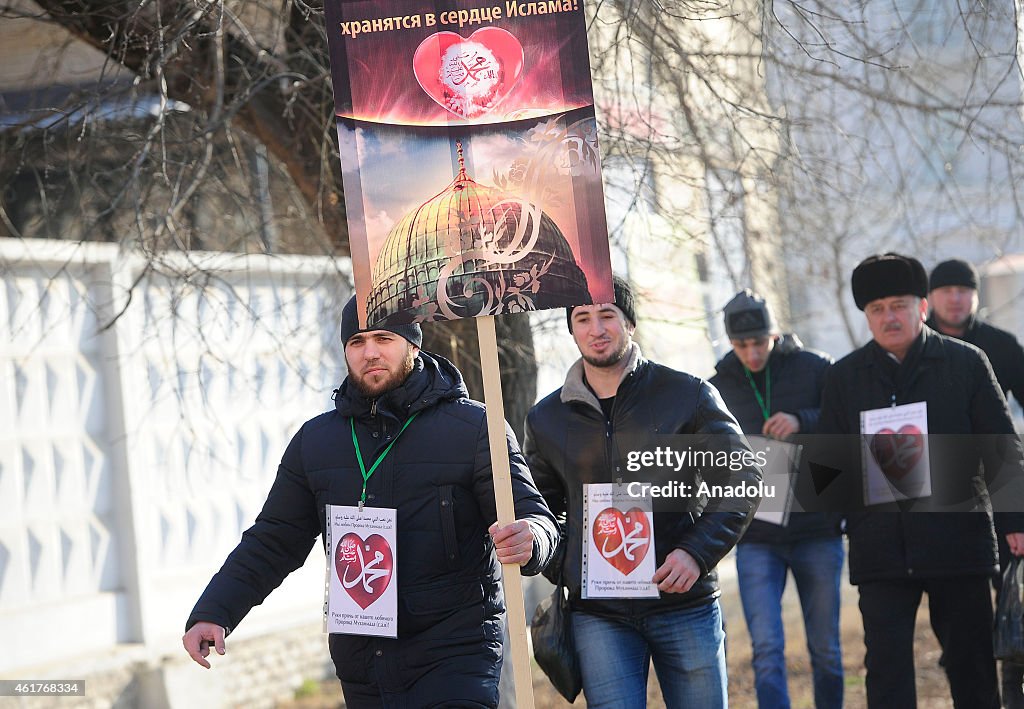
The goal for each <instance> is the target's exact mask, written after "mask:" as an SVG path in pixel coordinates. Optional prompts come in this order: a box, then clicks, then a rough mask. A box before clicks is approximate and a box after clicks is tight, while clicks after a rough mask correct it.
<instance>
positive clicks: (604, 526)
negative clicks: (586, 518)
mask: <svg viewBox="0 0 1024 709" xmlns="http://www.w3.org/2000/svg"><path fill="white" fill-rule="evenodd" d="M651 531H652V529H651V522H650V519H649V518H648V517H647V513H646V512H644V511H643V510H642V509H640V508H639V507H632V508H630V509H629V510H627V511H626V512H625V513H623V512H621V511H620V510H618V509H616V508H615V507H607V508H605V509H603V510H601V512H600V513H599V514H598V515H597V517H595V518H594V528H593V535H594V544H595V545H596V546H597V551H598V553H599V554H600V555H601V557H602V558H603V559H604V560H605V561H607V562H608V563H609V564H611V565H612V566H614V567H615V568H616V569H618V570H619V572H620V573H622V575H623V576H627V575H629V574H630V573H632V572H633V570H634V569H636V567H638V566H640V562H642V561H643V560H644V557H645V556H647V552H648V550H649V549H650V548H651Z"/></svg>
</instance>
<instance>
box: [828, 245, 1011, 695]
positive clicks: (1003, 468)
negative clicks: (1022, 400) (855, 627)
mask: <svg viewBox="0 0 1024 709" xmlns="http://www.w3.org/2000/svg"><path fill="white" fill-rule="evenodd" d="M852 283H853V296H854V300H855V301H856V303H857V307H858V308H860V309H861V310H863V311H864V314H865V316H866V317H867V322H868V328H869V330H870V331H871V335H872V341H871V342H869V343H868V344H867V345H865V346H863V347H861V348H860V349H857V350H854V351H853V352H852V353H850V354H849V355H847V356H846V357H844V358H843V359H841V360H840V361H839V362H837V363H836V364H835V365H834V366H833V367H832V369H831V370H830V372H829V374H828V377H827V379H826V384H825V392H824V397H823V401H822V410H821V420H820V423H819V427H818V430H819V432H820V433H829V434H863V433H864V431H863V430H862V427H861V425H862V424H861V422H862V421H867V420H869V419H871V418H872V417H878V416H880V415H886V416H895V415H896V414H898V413H900V412H903V411H906V412H910V413H908V414H907V415H908V416H914V417H916V418H917V419H918V420H921V419H926V421H927V433H928V434H929V436H930V438H929V437H927V436H920V435H917V436H915V435H914V434H912V433H905V434H899V436H900V438H899V439H897V434H895V433H894V434H891V435H892V439H893V442H891V445H901V446H903V447H907V446H911V447H913V446H927V453H928V456H927V457H925V456H912V457H910V458H907V456H903V459H904V460H914V459H915V458H916V460H919V461H920V460H922V459H926V460H928V461H930V466H931V469H930V470H926V471H924V473H925V480H926V482H927V483H928V485H929V486H928V487H925V488H918V489H917V490H918V492H917V493H915V494H918V493H920V490H921V489H930V491H931V492H930V498H929V499H925V498H922V499H919V500H913V501H912V502H913V503H914V504H915V506H918V505H919V506H920V507H921V508H923V509H922V511H916V512H909V511H903V510H904V509H905V506H906V505H907V504H908V502H905V501H900V500H906V499H907V498H906V497H904V496H903V495H902V494H901V495H899V496H895V494H894V497H895V499H896V500H897V502H893V503H889V504H878V505H869V506H865V507H864V508H863V509H862V510H859V511H855V512H851V513H850V514H849V515H848V518H847V533H848V535H849V538H850V581H851V582H852V583H854V584H856V585H857V586H858V590H859V592H860V610H861V615H862V617H863V623H864V644H865V647H866V655H865V664H866V666H867V697H868V705H869V706H871V707H880V708H881V707H885V708H888V707H901V708H903V707H914V706H916V703H917V697H916V694H915V689H914V619H915V616H916V614H917V608H918V605H919V604H920V601H921V596H922V594H925V593H927V594H928V607H929V614H930V617H931V626H932V629H933V630H934V632H935V635H936V638H937V639H938V641H939V644H940V645H941V647H942V652H943V658H944V668H945V670H946V676H947V677H948V679H949V685H950V692H951V694H952V697H953V702H954V705H955V706H957V707H963V708H964V709H967V708H968V707H969V708H970V709H997V708H998V707H999V691H998V688H997V682H996V669H995V661H994V659H993V655H992V599H991V588H990V586H989V578H990V577H991V575H992V574H993V573H994V572H995V570H996V568H997V566H996V555H995V546H996V545H995V532H994V530H993V524H992V516H991V514H989V513H988V512H987V511H986V510H987V509H989V508H988V505H987V495H982V494H981V492H979V490H981V491H983V490H984V488H985V487H986V486H988V487H991V485H992V484H993V483H995V482H996V479H997V478H998V477H999V476H1001V475H1014V476H1017V475H1020V474H1021V473H1022V470H1024V455H1022V451H1021V448H1020V443H1019V441H1017V440H1016V439H1015V437H1014V438H1011V437H1009V436H1008V437H1007V439H1006V441H1007V448H1008V450H1006V451H1003V452H1002V454H1001V455H999V454H997V453H996V451H994V450H992V448H991V447H988V448H986V447H985V446H983V445H979V444H980V443H982V441H981V440H980V438H973V437H968V436H967V435H953V436H947V435H940V436H936V435H935V434H991V435H1003V434H1010V436H1012V434H1013V425H1012V423H1011V421H1010V414H1009V410H1008V409H1007V406H1006V400H1005V399H1004V398H1003V395H1002V392H1001V391H1000V389H999V386H998V384H997V382H996V379H995V376H994V375H993V373H992V368H991V367H990V366H989V363H988V360H987V359H986V358H985V356H984V355H983V354H982V353H981V352H980V351H979V350H978V349H976V348H975V347H972V346H971V345H966V344H963V343H961V342H958V341H956V340H952V339H949V338H947V337H944V336H942V335H939V334H937V333H936V332H934V331H933V330H932V329H931V328H929V327H927V326H926V325H925V324H924V320H925V316H926V314H927V312H928V301H927V300H926V299H925V296H926V294H927V290H928V278H927V274H926V273H925V270H924V267H923V266H921V264H920V262H918V261H917V260H916V259H914V258H910V257H907V256H901V255H898V254H891V253H890V254H885V255H882V256H871V257H869V258H867V259H865V260H864V261H862V262H861V263H860V264H859V265H858V266H857V268H856V269H854V271H853V278H852ZM898 407H902V408H900V411H896V409H897V408H898ZM900 415H902V414H900ZM891 426H892V427H893V428H894V429H896V430H900V431H902V430H903V427H902V426H900V424H899V423H892V424H891ZM907 430H908V431H909V426H908V429H907ZM883 438H884V437H883V436H882V435H881V434H880V433H879V434H878V435H874V436H872V437H871V438H870V439H865V442H867V443H870V446H869V449H870V454H871V455H872V456H874V455H875V449H876V446H875V441H876V439H877V440H878V441H882V439H883ZM925 439H927V440H925ZM879 450H880V451H884V450H885V448H884V447H880V448H879ZM868 454H869V453H867V452H866V453H864V454H863V455H865V456H866V455H868ZM878 459H879V460H885V459H886V458H885V456H884V455H881V454H879V455H878ZM890 460H892V459H891V458H890ZM982 466H983V468H984V476H982V475H981V474H980V469H981V468H982ZM894 470H896V469H895V468H894ZM903 472H904V471H902V470H896V472H895V473H894V474H893V477H892V478H891V480H892V482H893V486H894V488H896V489H899V486H900V481H899V475H900V474H902V473H903ZM989 492H991V490H989ZM930 504H934V505H936V506H939V507H941V506H942V505H945V504H955V505H957V506H959V507H963V506H965V505H966V506H968V507H969V508H970V509H971V510H972V511H964V512H955V513H950V512H945V513H943V512H934V511H933V512H929V511H927V509H928V506H929V505H930ZM896 510H900V511H896ZM995 522H996V528H997V529H998V530H999V533H1000V534H1003V535H1006V536H1007V539H1008V541H1009V544H1010V547H1011V549H1012V550H1013V551H1014V553H1016V554H1020V553H1022V551H1024V535H1022V534H1020V532H1021V531H1022V530H1024V519H1022V515H1021V514H1019V513H1002V514H1000V513H997V514H996V515H995Z"/></svg>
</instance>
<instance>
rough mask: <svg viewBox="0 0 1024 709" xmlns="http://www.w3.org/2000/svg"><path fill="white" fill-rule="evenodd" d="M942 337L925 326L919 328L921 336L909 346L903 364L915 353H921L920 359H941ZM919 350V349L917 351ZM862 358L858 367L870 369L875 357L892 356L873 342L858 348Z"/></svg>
mask: <svg viewBox="0 0 1024 709" xmlns="http://www.w3.org/2000/svg"><path fill="white" fill-rule="evenodd" d="M943 337H944V335H942V334H940V333H938V332H936V331H935V330H932V329H931V328H930V327H928V325H927V324H925V326H924V327H922V328H921V334H920V335H918V336H917V340H915V341H914V344H912V345H911V346H910V351H909V352H907V356H906V357H905V358H904V360H903V361H904V362H906V361H907V360H908V359H910V358H911V357H912V356H913V355H914V354H915V353H916V352H918V351H919V352H920V353H921V357H920V358H921V359H922V360H924V359H941V357H942V338H943ZM918 348H920V349H918ZM860 352H861V353H862V356H861V358H860V366H862V367H870V366H872V365H873V364H874V363H875V362H876V357H889V358H890V359H892V356H891V355H890V354H889V353H888V352H886V351H885V350H883V349H882V347H881V345H879V344H878V343H877V342H875V341H874V340H871V342H869V343H867V344H866V345H864V346H863V347H861V348H860ZM894 361H895V360H894Z"/></svg>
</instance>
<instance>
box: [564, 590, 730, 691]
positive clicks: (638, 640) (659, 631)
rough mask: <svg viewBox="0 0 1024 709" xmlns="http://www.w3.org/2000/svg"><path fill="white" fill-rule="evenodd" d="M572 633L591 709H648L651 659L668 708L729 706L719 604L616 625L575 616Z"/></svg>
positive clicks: (607, 620)
mask: <svg viewBox="0 0 1024 709" xmlns="http://www.w3.org/2000/svg"><path fill="white" fill-rule="evenodd" d="M572 630H573V634H574V637H575V640H576V654H577V655H578V656H579V659H580V670H581V672H582V674H583V694H584V695H585V696H586V698H587V706H588V707H590V709H595V708H596V707H614V708H615V709H644V707H646V706H647V671H648V667H649V666H650V663H651V659H652V658H653V659H654V671H655V672H657V673H658V682H659V683H660V684H661V693H662V696H664V698H665V706H668V707H700V709H717V708H718V707H726V706H728V702H729V700H728V696H727V693H726V673H725V631H724V630H723V628H722V611H721V609H720V608H719V606H718V601H712V602H710V603H706V604H703V605H700V606H697V607H696V608H685V609H681V610H668V611H665V612H664V613H656V614H654V615H649V616H647V617H644V618H621V619H615V620H612V619H610V618H604V617H601V616H596V615H590V614H589V613H583V612H580V611H576V610H574V611H573V612H572Z"/></svg>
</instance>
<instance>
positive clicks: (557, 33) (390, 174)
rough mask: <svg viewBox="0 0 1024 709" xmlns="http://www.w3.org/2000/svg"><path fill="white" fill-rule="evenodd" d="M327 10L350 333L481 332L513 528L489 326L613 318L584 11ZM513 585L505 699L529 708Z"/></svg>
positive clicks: (371, 1)
mask: <svg viewBox="0 0 1024 709" xmlns="http://www.w3.org/2000/svg"><path fill="white" fill-rule="evenodd" d="M325 10H326V15H327V30H328V40H329V43H330V52H331V70H332V75H333V81H334V94H335V109H336V115H337V130H338V142H339V149H340V154H341V169H342V178H343V185H344V191H345V208H346V214H347V219H348V229H349V244H350V252H351V255H352V270H353V274H354V279H355V287H356V294H357V301H358V303H359V312H360V321H361V322H362V323H364V324H366V325H367V326H369V327H372V326H373V325H374V324H385V323H387V324H398V323H409V322H419V323H423V322H431V321H437V320H451V319H457V318H464V317H476V318H480V320H478V325H479V327H478V334H479V339H480V347H481V369H482V372H483V378H484V390H485V391H484V394H485V396H484V400H485V402H486V404H487V412H488V432H489V436H490V441H491V458H492V469H493V470H494V475H495V486H494V487H495V496H496V502H497V510H498V521H499V523H500V524H502V525H505V524H508V523H510V522H511V521H513V520H514V510H513V505H512V493H511V485H510V479H509V471H508V460H507V452H506V449H505V442H504V441H505V436H504V413H503V412H504V407H503V404H502V400H501V388H500V380H499V376H498V374H499V373H498V359H497V343H496V338H495V334H494V333H495V329H494V322H493V316H495V315H504V314H508V313H521V312H528V311H534V310H543V309H546V308H561V307H566V306H571V305H582V304H589V303H603V302H612V301H613V300H614V296H613V291H612V285H611V262H610V255H609V245H608V233H607V224H606V221H605V212H604V198H603V191H602V184H601V162H600V154H599V150H598V142H597V123H596V118H595V110H594V100H593V88H592V84H591V75H590V64H589V58H588V56H589V55H588V49H587V37H586V22H585V18H584V15H583V6H582V2H580V0H557V1H555V0H552V1H548V2H514V1H508V2H471V1H463V2H426V1H422V0H420V1H417V0H356V1H349V0H329V1H328V2H327V3H325ZM510 571H511V570H510V569H508V568H506V569H504V572H505V573H504V578H505V596H506V602H507V604H508V618H509V627H510V635H511V638H512V654H513V669H514V672H515V678H516V694H517V699H518V701H520V702H529V703H528V704H524V705H526V706H532V691H531V689H530V666H529V656H528V653H527V650H526V647H527V646H526V628H525V623H524V617H525V613H524V610H523V599H522V588H521V580H520V577H519V574H518V573H510ZM515 571H518V569H515Z"/></svg>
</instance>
